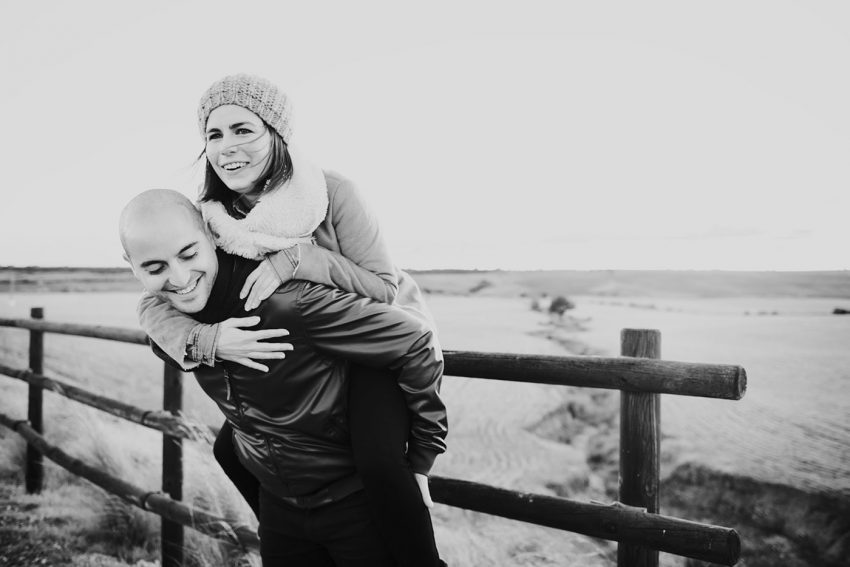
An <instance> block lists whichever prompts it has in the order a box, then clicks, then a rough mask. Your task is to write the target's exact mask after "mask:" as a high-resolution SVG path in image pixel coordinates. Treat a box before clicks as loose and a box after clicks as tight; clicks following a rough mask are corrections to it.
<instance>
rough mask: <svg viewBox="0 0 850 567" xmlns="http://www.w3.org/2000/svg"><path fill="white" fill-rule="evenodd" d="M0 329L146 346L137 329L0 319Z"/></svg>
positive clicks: (142, 333) (146, 339)
mask: <svg viewBox="0 0 850 567" xmlns="http://www.w3.org/2000/svg"><path fill="white" fill-rule="evenodd" d="M0 327H16V328H18V329H29V330H30V331H42V332H45V333H57V334H60V335H74V336H76V337H91V338H94V339H105V340H108V341H118V342H121V343H131V344H136V345H146V344H148V336H147V335H146V334H145V333H144V332H142V331H140V330H138V329H128V328H126V327H108V326H106V325H79V324H77V323H56V322H54V321H36V320H33V319H4V318H2V317H0Z"/></svg>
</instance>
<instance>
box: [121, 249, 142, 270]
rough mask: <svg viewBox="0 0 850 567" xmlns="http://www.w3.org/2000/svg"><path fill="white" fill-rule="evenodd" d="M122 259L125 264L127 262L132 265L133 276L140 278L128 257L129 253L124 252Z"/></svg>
mask: <svg viewBox="0 0 850 567" xmlns="http://www.w3.org/2000/svg"><path fill="white" fill-rule="evenodd" d="M121 257H122V258H124V261H125V262H127V263H128V264H130V271H131V272H133V275H134V276H136V277H138V276H137V275H136V268H134V267H133V262H131V261H130V257H129V256H128V255H127V251H126V250H125V251H124V253H123V254H121Z"/></svg>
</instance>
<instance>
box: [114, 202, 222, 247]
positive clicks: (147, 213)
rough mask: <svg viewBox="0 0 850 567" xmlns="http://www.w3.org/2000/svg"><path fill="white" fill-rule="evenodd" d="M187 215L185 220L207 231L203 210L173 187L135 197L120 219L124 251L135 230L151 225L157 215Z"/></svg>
mask: <svg viewBox="0 0 850 567" xmlns="http://www.w3.org/2000/svg"><path fill="white" fill-rule="evenodd" d="M181 214H183V215H185V219H184V220H185V221H186V222H191V223H193V224H194V225H195V226H196V227H197V228H199V229H200V230H202V231H206V230H207V227H206V223H205V222H204V218H203V216H202V215H201V212H200V211H199V210H198V209H197V208H196V207H195V205H194V204H192V201H190V200H189V199H188V198H187V197H186V196H185V195H183V194H182V193H178V192H177V191H173V190H171V189H149V190H147V191H143V192H142V193H139V194H138V195H136V196H135V197H133V198H132V199H131V200H130V202H129V203H127V204H126V205H125V206H124V209H123V210H122V211H121V217H120V218H119V220H118V234H119V236H120V238H121V245H122V246H123V247H124V253H125V254H127V255H128V256H129V251H128V250H127V238H128V236H130V235H132V234H133V231H134V230H137V231H138V230H139V229H143V228H144V226H149V225H150V221H151V220H152V219H154V218H156V217H157V216H161V215H169V216H175V217H177V218H179V216H180V215H181Z"/></svg>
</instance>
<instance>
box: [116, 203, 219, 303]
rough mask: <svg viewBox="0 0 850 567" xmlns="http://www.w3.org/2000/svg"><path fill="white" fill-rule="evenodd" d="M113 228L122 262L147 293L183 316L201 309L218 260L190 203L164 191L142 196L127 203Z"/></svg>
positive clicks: (203, 225) (206, 233)
mask: <svg viewBox="0 0 850 567" xmlns="http://www.w3.org/2000/svg"><path fill="white" fill-rule="evenodd" d="M118 225H119V226H118V230H119V235H120V237H121V245H122V246H123V247H124V254H125V258H126V259H127V261H128V262H129V263H130V266H131V267H132V268H133V274H134V275H135V276H136V278H138V280H139V281H140V282H141V283H142V285H143V286H144V287H145V289H146V290H147V291H148V292H150V293H152V294H154V295H157V296H159V297H161V298H162V299H164V300H165V301H168V302H169V303H171V304H172V305H174V307H176V308H177V309H179V310H180V311H183V312H184V313H196V312H198V311H200V310H201V309H203V308H204V306H205V305H206V302H207V300H208V299H209V294H210V292H211V291H212V285H213V283H214V282H215V278H216V276H217V274H218V257H217V256H216V252H215V244H214V243H213V241H212V236H211V235H210V233H209V230H207V227H206V224H205V223H204V219H203V217H202V216H201V213H200V212H199V211H198V209H196V208H195V206H194V205H193V204H192V202H191V201H189V199H187V198H186V197H185V196H184V195H183V194H181V193H178V192H177V191H171V190H169V189H151V190H149V191H145V192H143V193H140V194H139V195H137V196H136V197H134V198H133V199H132V200H131V201H130V202H129V203H127V205H126V206H125V207H124V210H123V211H121V218H120V220H119V223H118Z"/></svg>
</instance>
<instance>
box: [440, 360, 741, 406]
mask: <svg viewBox="0 0 850 567" xmlns="http://www.w3.org/2000/svg"><path fill="white" fill-rule="evenodd" d="M444 356H445V363H446V365H445V373H446V374H448V375H451V376H465V377H468V378H489V379H491V380H509V381H512V382H533V383H536V384H556V385H559V386H580V387H585V388H603V389H608V390H626V391H630V392H651V393H654V394H678V395H680V396H698V397H703V398H721V399H727V400H740V399H741V398H742V397H743V396H744V393H745V392H746V390H747V373H746V371H745V370H744V369H743V368H741V367H740V366H734V365H730V364H703V363H697V362H675V361H672V360H653V359H649V358H628V357H616V358H615V357H602V356H546V355H528V354H505V353H483V352H466V351H456V350H447V351H445V352H444Z"/></svg>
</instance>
